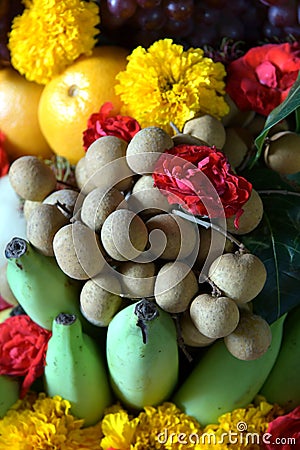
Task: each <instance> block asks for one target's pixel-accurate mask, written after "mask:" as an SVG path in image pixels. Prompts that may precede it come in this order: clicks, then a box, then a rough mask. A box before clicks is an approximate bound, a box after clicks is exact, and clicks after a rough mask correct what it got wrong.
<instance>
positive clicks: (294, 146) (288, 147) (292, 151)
mask: <svg viewBox="0 0 300 450" xmlns="http://www.w3.org/2000/svg"><path fill="white" fill-rule="evenodd" d="M299 147H300V135H299V134H297V133H294V132H292V131H282V132H280V133H276V134H274V135H273V136H271V137H270V139H269V143H268V144H267V146H266V149H265V153H264V157H265V162H266V164H267V166H268V167H269V168H270V169H272V170H274V171H275V172H278V173H280V174H282V175H292V174H294V173H297V172H300V152H299Z"/></svg>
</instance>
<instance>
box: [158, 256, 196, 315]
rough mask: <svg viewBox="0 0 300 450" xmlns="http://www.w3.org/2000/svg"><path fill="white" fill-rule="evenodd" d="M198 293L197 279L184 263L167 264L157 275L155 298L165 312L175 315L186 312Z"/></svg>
mask: <svg viewBox="0 0 300 450" xmlns="http://www.w3.org/2000/svg"><path fill="white" fill-rule="evenodd" d="M197 291H198V282H197V278H196V276H195V274H194V273H193V272H192V271H191V269H190V267H189V266H188V265H187V264H185V263H183V262H180V261H176V262H169V263H166V264H165V265H164V266H162V268H161V269H160V270H159V272H158V274H157V277H156V281H155V285H154V296H155V300H156V303H157V304H158V306H160V307H161V309H163V310H164V311H167V312H169V313H174V314H175V313H180V312H183V311H185V310H186V309H187V308H188V305H189V303H190V301H191V300H192V298H193V297H194V296H195V295H196V293H197Z"/></svg>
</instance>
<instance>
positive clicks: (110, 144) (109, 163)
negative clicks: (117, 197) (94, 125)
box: [85, 136, 133, 191]
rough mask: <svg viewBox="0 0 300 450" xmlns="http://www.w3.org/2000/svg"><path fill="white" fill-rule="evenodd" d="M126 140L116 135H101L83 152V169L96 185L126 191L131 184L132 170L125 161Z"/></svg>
mask: <svg viewBox="0 0 300 450" xmlns="http://www.w3.org/2000/svg"><path fill="white" fill-rule="evenodd" d="M126 149H127V142H126V141H124V140H123V139H120V138H118V137H116V136H102V137H100V138H99V139H97V140H96V141H94V142H93V143H92V144H91V145H90V147H89V148H88V150H87V152H86V154H85V170H86V173H87V175H88V177H90V178H91V182H92V183H93V184H95V186H96V187H102V188H112V187H115V188H116V189H119V190H120V191H126V190H127V189H129V188H130V187H131V185H132V175H133V174H132V171H131V170H130V169H129V167H128V164H127V161H126Z"/></svg>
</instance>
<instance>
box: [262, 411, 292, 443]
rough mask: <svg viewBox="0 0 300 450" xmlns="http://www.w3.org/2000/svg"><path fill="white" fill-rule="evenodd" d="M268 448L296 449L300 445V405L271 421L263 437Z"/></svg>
mask: <svg viewBox="0 0 300 450" xmlns="http://www.w3.org/2000/svg"><path fill="white" fill-rule="evenodd" d="M263 441H264V446H265V449H266V450H296V449H297V448H299V445H300V406H297V408H295V409H294V410H293V411H291V412H290V413H288V414H285V415H283V416H279V417H276V419H274V420H272V422H270V423H269V425H268V429H267V431H266V433H265V434H264V437H263Z"/></svg>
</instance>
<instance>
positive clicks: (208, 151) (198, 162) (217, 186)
mask: <svg viewBox="0 0 300 450" xmlns="http://www.w3.org/2000/svg"><path fill="white" fill-rule="evenodd" d="M152 177H153V179H154V185H155V186H156V187H158V189H160V190H161V192H162V193H163V194H164V195H165V196H166V197H167V199H168V202H169V203H170V204H173V203H178V204H180V205H181V206H182V207H183V208H185V209H187V210H188V211H189V212H191V213H192V214H196V215H201V216H209V217H211V218H217V217H222V216H224V215H225V217H231V216H233V215H235V214H236V222H237V220H238V217H239V216H240V215H241V214H242V212H243V211H242V206H243V205H244V203H245V202H246V201H247V200H248V198H249V197H250V194H251V190H252V185H251V183H249V182H248V181H247V180H246V179H245V178H243V177H240V176H238V175H235V174H234V173H233V172H232V170H231V167H230V165H229V163H228V161H227V159H226V157H225V155H224V154H223V153H221V152H220V151H218V150H217V149H216V148H215V147H207V146H196V145H185V144H181V145H177V146H175V147H173V148H171V149H169V150H166V151H165V152H164V153H163V154H162V156H161V157H159V159H158V161H157V164H156V167H155V170H154V173H153V174H152Z"/></svg>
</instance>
